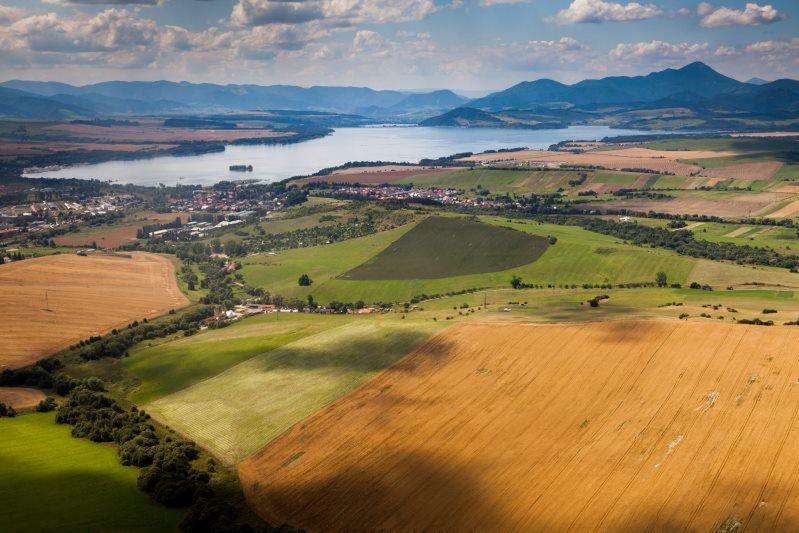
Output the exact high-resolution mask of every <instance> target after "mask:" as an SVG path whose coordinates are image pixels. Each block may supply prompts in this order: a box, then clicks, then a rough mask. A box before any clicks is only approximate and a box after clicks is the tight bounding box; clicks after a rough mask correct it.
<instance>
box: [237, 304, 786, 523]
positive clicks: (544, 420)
mask: <svg viewBox="0 0 799 533" xmlns="http://www.w3.org/2000/svg"><path fill="white" fill-rule="evenodd" d="M797 346H799V328H788V327H779V326H775V327H770V328H769V327H757V326H744V325H732V324H726V325H725V324H713V323H707V322H704V323H700V322H683V321H676V320H673V321H667V320H655V321H614V322H606V323H593V324H580V325H547V326H542V325H498V324H491V325H488V324H485V325H483V324H472V325H459V326H454V327H452V328H449V329H447V330H445V331H444V332H442V333H440V334H438V335H437V336H435V337H433V338H432V339H430V340H429V341H428V342H427V343H426V344H424V345H423V346H422V347H420V348H419V349H417V350H416V351H415V352H413V353H412V354H411V355H409V356H408V357H406V358H405V359H403V360H402V361H400V362H399V363H397V364H396V365H394V366H393V367H391V368H390V369H388V370H386V371H384V372H382V373H380V374H378V375H377V376H376V377H375V378H373V379H371V380H370V381H368V382H367V383H366V384H364V385H363V386H361V387H360V388H358V389H356V390H355V391H354V392H352V393H350V394H348V395H347V396H345V397H343V398H342V399H340V400H339V401H336V402H335V403H333V404H331V405H329V406H328V407H327V408H325V409H323V410H322V411H320V412H318V413H317V414H315V415H313V416H311V417H310V418H308V419H306V420H305V421H303V422H301V423H299V424H297V425H295V426H294V427H293V428H292V429H290V430H289V431H287V432H286V433H284V434H283V435H282V436H281V437H279V438H278V439H276V440H275V441H273V442H272V443H271V444H270V445H269V446H267V447H266V448H265V449H263V450H262V451H260V452H258V453H257V454H255V455H254V456H252V457H250V458H248V459H246V460H245V461H244V462H243V463H241V464H240V465H239V473H240V476H241V479H242V482H243V485H244V490H245V492H246V495H247V498H248V501H249V503H250V504H251V506H252V507H253V508H254V509H256V510H257V512H258V513H259V514H260V515H261V516H263V517H264V518H265V519H267V520H269V521H270V522H272V523H282V522H284V521H291V523H293V524H295V525H297V526H300V527H305V528H308V529H309V530H311V531H320V530H324V531H366V530H407V531H422V530H431V531H436V530H444V529H446V530H452V531H464V530H492V531H567V530H572V531H587V530H600V531H645V530H690V531H715V530H717V529H718V528H720V527H724V528H727V529H725V530H727V531H732V530H735V529H737V528H738V527H743V528H746V529H749V530H767V531H795V530H796V529H797V528H799V452H797V450H799V424H797V422H796V420H797V415H799V357H797V355H799V353H798V352H799V349H797Z"/></svg>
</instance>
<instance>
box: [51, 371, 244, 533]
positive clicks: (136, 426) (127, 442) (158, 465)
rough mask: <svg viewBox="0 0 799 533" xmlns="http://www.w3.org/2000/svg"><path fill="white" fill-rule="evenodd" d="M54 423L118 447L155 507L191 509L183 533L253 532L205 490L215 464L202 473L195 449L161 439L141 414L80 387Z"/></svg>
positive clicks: (236, 513)
mask: <svg viewBox="0 0 799 533" xmlns="http://www.w3.org/2000/svg"><path fill="white" fill-rule="evenodd" d="M56 423H58V424H68V425H70V426H72V436H73V437H76V438H86V439H89V440H91V441H93V442H113V443H114V444H116V445H117V453H118V455H119V459H120V462H121V463H122V464H123V465H125V466H136V467H139V468H140V469H141V470H140V472H139V477H138V482H137V484H138V487H139V489H140V490H142V491H144V492H147V493H149V494H151V495H152V497H153V499H155V500H156V501H157V502H159V503H161V504H163V505H166V506H168V507H186V506H189V505H192V506H193V507H192V509H191V510H190V512H189V514H188V516H187V517H186V519H185V520H184V522H183V523H182V524H181V529H182V530H184V531H238V532H247V531H252V528H251V527H250V526H249V525H247V524H244V523H240V522H237V521H238V519H239V515H240V512H239V510H238V509H236V508H235V507H233V506H231V505H230V504H228V503H226V502H224V501H221V500H219V499H218V498H217V497H216V496H215V494H214V492H213V490H212V489H211V488H210V487H209V486H208V482H209V480H210V472H209V470H210V471H213V469H214V468H213V462H209V463H207V465H208V466H207V468H206V469H205V470H201V469H199V468H197V467H196V466H195V464H194V463H195V461H196V459H197V458H198V457H199V455H200V453H199V450H198V449H197V446H196V445H195V444H194V443H193V442H187V441H180V440H173V439H172V438H171V437H165V438H161V437H160V436H159V435H158V432H157V430H156V427H155V425H154V424H153V423H152V421H151V419H150V415H148V414H147V413H145V412H144V411H139V410H137V409H136V408H135V407H133V408H132V409H130V410H127V409H125V408H124V407H123V406H122V405H120V404H119V403H118V402H117V401H116V400H114V399H113V398H111V397H109V396H107V395H105V394H103V392H102V391H98V390H94V389H91V388H89V387H86V386H80V387H77V388H76V389H74V390H73V391H72V392H71V393H70V394H69V396H68V399H67V402H66V403H65V404H64V405H63V406H61V407H60V408H59V409H58V411H57V413H56ZM198 518H202V519H198Z"/></svg>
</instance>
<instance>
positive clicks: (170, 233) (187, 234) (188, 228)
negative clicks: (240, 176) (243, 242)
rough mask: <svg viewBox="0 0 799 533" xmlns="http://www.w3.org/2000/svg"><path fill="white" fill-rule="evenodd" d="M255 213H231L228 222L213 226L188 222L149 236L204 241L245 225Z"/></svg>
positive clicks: (152, 232)
mask: <svg viewBox="0 0 799 533" xmlns="http://www.w3.org/2000/svg"><path fill="white" fill-rule="evenodd" d="M255 215H256V212H255V211H243V212H237V213H231V214H229V215H228V217H229V219H228V220H222V221H220V222H217V223H216V224H213V223H211V222H200V221H194V220H193V221H191V222H186V223H185V224H183V225H182V226H180V227H178V228H164V229H159V230H155V231H151V232H150V234H149V235H148V236H149V237H151V238H159V237H161V238H167V239H169V238H182V239H183V240H194V239H202V238H204V237H206V236H208V235H210V234H212V233H214V232H217V231H221V230H226V229H229V228H231V227H233V226H238V225H241V224H244V223H245V221H246V220H248V219H250V218H252V217H254V216H255Z"/></svg>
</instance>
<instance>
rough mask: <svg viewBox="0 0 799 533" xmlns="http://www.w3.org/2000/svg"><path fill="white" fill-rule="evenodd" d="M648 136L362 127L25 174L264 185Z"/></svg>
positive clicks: (584, 129)
mask: <svg viewBox="0 0 799 533" xmlns="http://www.w3.org/2000/svg"><path fill="white" fill-rule="evenodd" d="M647 133H648V134H652V133H656V132H643V131H635V130H619V129H611V128H608V127H605V126H572V127H570V128H567V129H560V130H509V129H494V128H424V127H418V126H414V127H367V128H339V129H337V130H336V131H335V132H334V133H333V134H332V135H328V136H327V137H324V138H321V139H314V140H311V141H306V142H302V143H297V144H284V145H268V146H263V145H261V146H258V145H247V146H227V147H226V149H225V151H224V152H218V153H212V154H203V155H195V156H183V157H171V156H166V157H154V158H150V159H137V160H133V161H108V162H105V163H98V164H93V165H80V166H74V167H68V168H64V169H59V170H55V171H50V172H39V173H31V174H26V175H25V176H26V177H29V178H44V177H46V178H80V179H100V180H110V181H114V182H121V183H135V184H138V185H158V184H159V183H163V184H164V185H175V184H178V183H180V184H184V185H185V184H201V185H210V184H213V183H216V182H218V181H222V180H239V179H261V180H264V181H268V182H272V181H279V180H282V179H285V178H290V177H292V176H301V175H307V174H313V173H314V172H317V171H319V170H321V169H323V168H326V167H332V166H337V165H342V164H344V163H347V162H349V161H402V162H414V163H415V162H418V161H419V160H420V159H422V158H425V157H430V158H436V157H442V156H447V155H451V154H455V153H458V152H482V151H485V150H496V149H499V148H514V147H519V146H526V147H528V148H544V149H545V148H547V147H549V145H551V144H555V143H557V142H560V141H565V140H575V139H581V140H588V139H591V140H593V139H601V138H603V137H606V136H615V135H635V134H647ZM230 165H252V166H253V172H230V171H229V170H228V167H229V166H230Z"/></svg>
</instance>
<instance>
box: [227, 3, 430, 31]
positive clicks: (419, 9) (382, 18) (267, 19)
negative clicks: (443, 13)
mask: <svg viewBox="0 0 799 533" xmlns="http://www.w3.org/2000/svg"><path fill="white" fill-rule="evenodd" d="M438 9H439V8H438V7H436V5H435V4H434V3H433V0H239V1H238V3H237V4H236V5H235V6H234V7H233V11H232V13H231V15H230V22H231V24H233V25H236V26H264V25H268V24H282V23H295V24H296V23H302V22H308V21H312V20H324V21H326V22H327V23H329V24H330V25H332V26H347V25H354V24H362V23H375V24H384V23H389V22H395V23H396V22H412V21H418V20H422V19H424V18H426V17H427V16H429V15H431V14H433V13H435V12H436V11H438Z"/></svg>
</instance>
